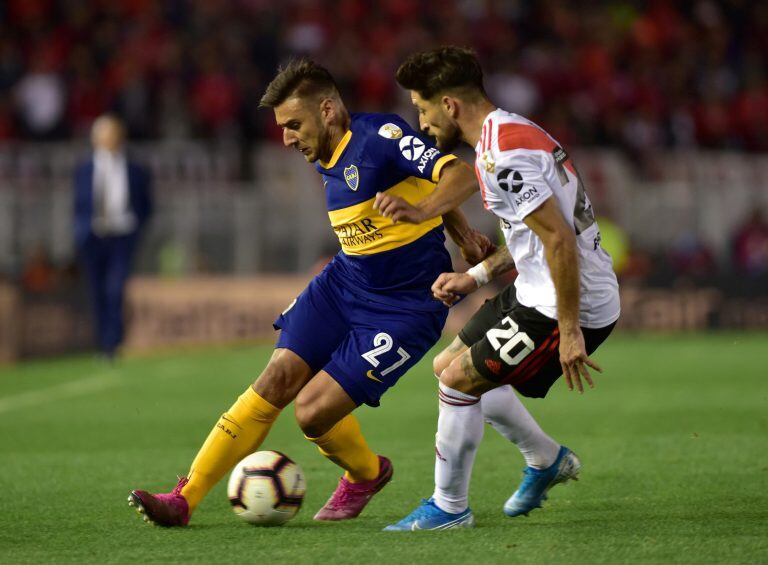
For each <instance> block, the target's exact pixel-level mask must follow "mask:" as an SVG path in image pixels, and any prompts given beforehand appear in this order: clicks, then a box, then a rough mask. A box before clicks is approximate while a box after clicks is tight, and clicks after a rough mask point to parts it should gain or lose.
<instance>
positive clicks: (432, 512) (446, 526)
mask: <svg viewBox="0 0 768 565" xmlns="http://www.w3.org/2000/svg"><path fill="white" fill-rule="evenodd" d="M474 527H475V516H474V515H473V514H472V511H471V510H470V509H469V508H467V509H466V510H465V511H464V512H459V513H458V514H451V513H450V512H446V511H444V510H441V509H440V508H438V507H437V505H436V504H435V501H434V500H432V499H431V498H430V499H429V500H422V501H421V505H420V506H418V507H417V508H416V510H414V511H413V512H411V513H410V514H408V516H406V517H405V518H403V519H402V520H400V521H399V522H398V523H397V524H390V525H389V526H387V527H386V528H384V531H385V532H413V531H416V530H452V529H453V528H474Z"/></svg>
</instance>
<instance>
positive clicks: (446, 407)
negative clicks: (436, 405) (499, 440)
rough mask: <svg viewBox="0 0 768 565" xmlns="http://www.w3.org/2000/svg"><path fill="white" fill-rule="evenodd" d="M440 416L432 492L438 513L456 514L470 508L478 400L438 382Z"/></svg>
mask: <svg viewBox="0 0 768 565" xmlns="http://www.w3.org/2000/svg"><path fill="white" fill-rule="evenodd" d="M439 396H440V416H439V417H438V419H437V435H436V442H435V451H436V454H435V493H434V494H433V495H432V498H433V499H434V500H435V504H436V505H437V507H438V508H440V509H441V510H445V511H446V512H451V513H452V514H457V513H459V512H463V511H464V510H466V509H467V507H468V506H469V479H470V477H471V475H472V464H473V463H474V462H475V454H476V453H477V447H478V446H479V445H480V440H481V439H483V411H482V409H481V408H480V399H479V398H478V397H476V396H472V395H470V394H465V393H463V392H459V391H458V390H453V389H452V388H450V387H447V386H445V385H444V384H443V383H440V393H439Z"/></svg>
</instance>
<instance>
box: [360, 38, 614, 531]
mask: <svg viewBox="0 0 768 565" xmlns="http://www.w3.org/2000/svg"><path fill="white" fill-rule="evenodd" d="M397 81H398V83H399V84H400V85H401V86H402V87H403V88H405V89H407V90H409V91H410V92H411V98H412V101H413V103H414V105H415V106H416V108H417V109H418V112H419V125H420V127H421V129H422V130H424V131H425V132H426V133H428V134H430V135H432V136H434V137H435V138H436V139H437V145H438V147H439V148H440V149H441V150H443V151H445V150H448V149H450V148H451V147H453V146H455V145H456V144H458V142H460V141H464V142H466V143H468V144H470V145H472V146H474V147H475V150H476V160H475V172H476V174H477V177H478V181H479V188H480V191H481V194H482V197H483V201H484V204H485V207H486V208H487V209H488V210H490V211H491V212H493V213H494V214H495V215H497V216H498V217H499V220H500V222H501V229H502V231H503V233H504V237H505V239H506V244H507V245H506V246H502V247H501V248H500V249H499V250H498V251H497V252H496V253H495V254H493V255H491V256H490V257H489V258H487V259H486V260H485V261H483V262H482V263H480V264H478V265H477V266H475V267H473V268H471V269H469V270H468V271H467V272H466V273H443V274H441V275H440V276H439V278H438V279H437V280H436V281H435V283H434V285H433V287H432V290H433V293H434V295H435V297H436V298H438V299H440V300H442V301H443V302H444V303H445V304H448V305H451V304H453V303H455V302H456V301H457V300H458V299H459V297H461V296H462V295H466V294H469V293H471V292H473V291H474V290H476V289H477V288H479V287H480V286H482V285H484V284H486V283H487V282H488V281H489V280H491V279H493V278H494V277H496V276H498V275H500V274H502V273H504V272H506V271H508V270H510V269H512V268H513V267H516V268H517V271H518V276H517V279H516V280H515V282H514V284H511V285H509V286H507V287H506V288H505V289H503V290H502V291H501V292H500V293H499V294H498V295H497V296H496V297H495V298H493V299H492V300H489V301H487V302H486V303H485V305H483V306H482V307H481V308H480V309H479V310H478V312H477V313H476V314H475V315H474V317H473V318H472V319H471V320H470V321H469V322H468V323H467V325H466V326H465V327H464V328H463V329H462V330H461V332H460V333H459V336H458V337H457V338H456V340H454V342H453V343H452V344H451V345H450V346H449V347H448V348H447V349H446V350H445V351H443V352H442V353H440V354H439V355H438V356H437V358H436V359H435V362H434V366H435V372H436V374H437V375H439V379H440V391H439V400H440V415H439V418H438V425H437V440H436V441H437V445H436V461H435V483H436V484H435V491H434V494H433V496H432V497H431V498H430V499H429V500H426V501H424V502H423V503H422V504H421V505H420V506H419V507H417V508H416V510H414V511H413V512H412V513H411V514H410V515H408V516H407V517H405V518H404V519H403V520H401V521H400V522H398V523H396V524H392V525H390V526H388V527H387V528H386V529H387V530H428V529H432V530H436V529H449V528H455V527H470V526H472V525H474V517H473V515H472V512H471V510H470V509H469V503H468V490H469V479H470V475H471V470H472V464H473V462H474V458H475V453H476V450H477V446H478V444H479V443H480V439H481V437H482V433H483V416H484V414H485V417H486V418H488V416H489V415H492V414H493V413H494V412H502V413H504V414H505V418H504V425H503V427H502V428H503V429H500V428H499V426H498V424H494V427H496V428H497V429H499V431H501V432H502V434H504V435H505V436H506V437H507V438H509V439H510V440H511V441H513V442H514V443H516V444H517V446H518V447H519V448H520V450H521V452H522V454H523V456H524V458H525V460H526V465H527V466H526V468H525V471H524V473H523V481H522V483H521V484H520V486H519V487H518V489H517V491H516V492H515V493H514V494H513V495H512V496H511V497H510V498H509V500H507V502H506V503H505V505H504V511H505V513H506V514H507V515H509V516H519V515H521V514H526V515H527V514H528V512H530V511H531V510H532V509H534V508H538V507H540V506H541V503H542V501H543V500H544V499H546V493H547V491H548V490H549V489H550V488H551V487H553V486H554V485H556V484H558V483H563V482H565V481H567V480H569V479H575V478H576V475H577V473H578V471H579V468H580V467H581V463H580V461H579V459H578V458H577V457H576V455H575V454H574V453H573V452H572V451H571V450H570V449H568V448H567V447H565V446H562V445H560V444H558V443H557V442H556V441H555V440H553V439H552V438H550V437H549V436H548V435H547V434H545V433H544V432H543V431H542V430H541V428H540V427H539V426H538V424H537V423H536V422H535V420H534V419H533V418H532V417H531V415H530V414H529V413H528V411H527V410H526V409H525V407H524V406H523V405H522V403H521V402H520V401H519V399H518V398H517V396H516V394H515V392H514V390H516V391H517V392H518V393H519V394H522V395H523V396H528V397H544V396H546V394H547V392H548V390H549V388H550V387H551V386H552V384H554V382H555V381H556V380H557V379H558V378H559V377H560V375H564V376H565V381H566V383H567V385H568V388H569V389H571V390H573V389H576V390H578V391H579V392H583V389H584V385H583V383H582V379H584V381H586V383H588V384H589V386H594V384H593V381H592V378H591V376H590V373H589V369H588V367H591V368H593V369H595V370H597V371H601V369H600V368H599V366H598V365H597V364H596V363H595V362H594V361H592V360H591V359H590V358H589V355H590V354H591V353H592V352H593V351H594V350H595V349H596V348H597V347H598V346H599V345H600V344H601V343H602V342H603V341H604V340H605V339H606V338H607V337H608V335H609V334H610V333H611V330H612V329H613V327H614V325H615V324H616V321H617V319H618V317H619V310H620V307H619V291H618V284H617V282H616V276H615V275H614V272H613V266H612V262H611V258H610V256H609V255H608V254H607V253H606V252H605V251H604V250H603V249H602V248H601V247H600V232H599V230H598V226H597V224H596V222H595V217H594V212H593V210H592V206H591V204H590V202H589V199H588V198H587V195H586V193H585V191H584V186H583V185H582V182H581V179H580V178H579V175H578V173H577V171H576V168H575V167H574V164H573V162H572V160H571V159H570V157H569V156H568V154H567V153H566V152H565V150H564V149H563V148H562V147H561V146H560V145H559V144H558V143H557V141H555V140H554V139H553V138H552V137H550V136H549V135H548V134H547V133H546V132H545V131H544V130H542V129H541V128H539V127H538V126H537V125H535V124H534V123H532V122H530V121H529V120H527V119H525V118H523V117H521V116H519V115H517V114H513V113H510V112H507V111H504V110H502V109H499V108H497V107H496V106H495V105H494V104H493V103H492V102H491V101H490V100H489V99H488V97H487V95H486V94H485V91H484V89H483V79H482V70H481V69H480V65H479V63H478V62H477V59H476V57H475V55H474V53H473V52H472V51H470V50H467V49H462V48H458V47H442V48H439V49H436V50H433V51H428V52H424V53H419V54H415V55H412V56H411V57H409V58H408V59H407V60H406V61H405V63H403V65H401V67H400V68H399V69H398V71H397ZM471 193H472V191H471V190H469V191H468V190H466V189H465V190H463V191H440V190H436V191H434V192H433V193H432V194H431V195H430V196H428V197H427V198H426V199H424V200H422V201H421V202H419V203H417V204H416V205H412V204H409V203H408V202H406V201H404V200H403V199H401V198H397V197H396V196H392V195H387V194H380V195H379V196H378V197H377V201H376V203H375V205H376V206H377V207H378V209H379V210H380V211H381V212H382V213H383V214H384V215H386V216H389V217H391V218H393V219H394V220H396V221H406V222H413V223H420V222H423V221H426V220H427V219H429V218H432V217H435V216H439V215H441V214H443V213H445V211H447V210H450V209H453V208H455V207H456V206H458V205H459V204H460V203H461V202H463V201H464V200H465V199H466V198H467V197H469V196H470V195H471ZM513 389H514V390H513ZM489 391H492V394H486V393H488V392H489Z"/></svg>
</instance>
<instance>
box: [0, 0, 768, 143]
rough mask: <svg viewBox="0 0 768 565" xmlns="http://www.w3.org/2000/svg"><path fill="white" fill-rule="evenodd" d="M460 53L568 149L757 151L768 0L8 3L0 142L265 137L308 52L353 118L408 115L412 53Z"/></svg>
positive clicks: (765, 90)
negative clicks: (269, 100) (281, 90)
mask: <svg viewBox="0 0 768 565" xmlns="http://www.w3.org/2000/svg"><path fill="white" fill-rule="evenodd" d="M448 43H450V44H459V45H469V46H472V47H474V48H475V49H476V50H477V51H478V54H479V55H480V57H481V59H482V61H483V64H484V67H485V70H486V74H487V87H488V90H489V92H490V94H491V96H492V98H493V99H494V100H495V101H496V102H498V104H499V105H501V106H503V107H505V108H508V109H511V110H514V111H517V112H519V113H521V114H525V115H527V116H529V117H531V118H533V119H534V120H536V121H538V122H539V123H541V124H542V125H544V126H545V127H546V128H547V129H549V130H550V131H551V133H552V134H553V135H554V136H555V137H556V138H558V139H559V140H560V141H561V142H562V143H564V144H566V145H573V144H576V143H578V144H580V145H612V146H620V147H624V148H626V149H627V150H628V151H642V150H645V149H648V148H656V147H659V146H663V147H697V146H699V147H712V148H734V149H744V150H768V82H767V81H766V73H767V72H768V67H767V59H766V53H768V3H766V2H747V1H746V0H724V1H719V2H718V1H713V0H681V1H677V2H672V1H663V0H656V1H653V0H650V1H644V2H641V1H630V0H623V1H622V0H617V1H593V2H588V3H583V2H566V1H564V0H538V1H534V0H445V1H442V2H419V1H417V0H334V1H330V0H284V1H282V2H274V1H273V0H166V1H163V2H159V1H153V0H5V1H4V2H2V3H0V140H9V139H33V140H50V139H66V138H70V137H73V136H80V135H83V134H84V133H85V132H86V131H87V129H88V128H89V127H90V124H91V122H92V121H93V119H94V117H95V116H97V115H99V114H101V113H103V112H104V111H107V110H112V111H115V112H116V113H118V114H119V115H120V116H121V117H122V118H123V119H124V120H125V121H126V123H127V124H128V129H129V135H130V136H131V137H132V138H134V139H158V138H161V139H162V138H189V137H192V138H214V139H217V138H227V139H234V140H241V141H244V142H250V141H255V140H259V139H264V138H268V137H273V136H275V135H276V132H275V130H274V126H273V125H272V117H271V115H269V113H268V112H264V111H259V110H258V109H257V105H258V100H259V98H260V97H261V94H262V92H263V90H264V88H265V86H266V84H267V83H268V82H269V80H270V78H271V77H272V76H273V74H274V72H275V70H276V68H277V66H278V65H279V64H280V63H281V62H283V61H285V60H286V59H287V58H289V57H291V56H296V55H309V56H311V57H314V58H316V59H317V60H319V61H320V62H322V63H324V64H325V65H326V66H328V67H329V68H330V69H331V70H332V71H333V73H334V74H335V76H336V77H337V79H338V81H339V83H340V86H341V88H342V90H343V92H344V95H345V96H346V98H347V102H348V105H349V106H350V107H351V108H352V109H355V110H376V111H382V110H395V111H400V112H410V111H411V110H410V109H409V106H408V103H407V99H406V98H405V96H404V95H403V93H402V92H399V90H398V88H397V87H396V84H395V82H394V79H393V75H394V71H395V69H396V68H397V66H398V64H399V63H400V62H401V61H402V60H403V58H404V57H405V56H406V55H407V54H408V53H410V52H412V51H414V50H419V49H425V48H430V47H433V46H436V45H439V44H448Z"/></svg>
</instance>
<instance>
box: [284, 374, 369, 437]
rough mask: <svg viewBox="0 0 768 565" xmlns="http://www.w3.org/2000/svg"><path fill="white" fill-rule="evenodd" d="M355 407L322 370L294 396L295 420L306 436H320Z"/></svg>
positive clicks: (348, 397) (347, 395)
mask: <svg viewBox="0 0 768 565" xmlns="http://www.w3.org/2000/svg"><path fill="white" fill-rule="evenodd" d="M355 408H357V403H355V401H354V400H352V398H350V396H349V394H347V392H346V391H345V390H344V389H343V388H342V387H341V385H340V384H339V383H338V382H337V381H336V380H335V379H334V378H333V377H331V376H330V375H329V374H328V373H326V372H325V371H320V372H319V373H318V374H317V375H315V376H314V377H312V379H311V380H310V381H309V382H308V383H307V385H306V386H305V387H304V388H303V389H302V390H301V392H299V393H298V396H297V397H296V404H295V412H296V421H297V422H298V424H299V427H300V428H301V429H302V431H303V432H304V433H305V434H306V435H307V436H309V437H320V436H321V435H323V434H324V433H326V432H327V431H328V430H330V429H331V428H332V427H333V426H334V425H336V423H337V422H339V421H340V420H341V419H342V418H344V417H345V416H346V415H347V414H349V413H350V412H352V411H353V410H354V409H355Z"/></svg>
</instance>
